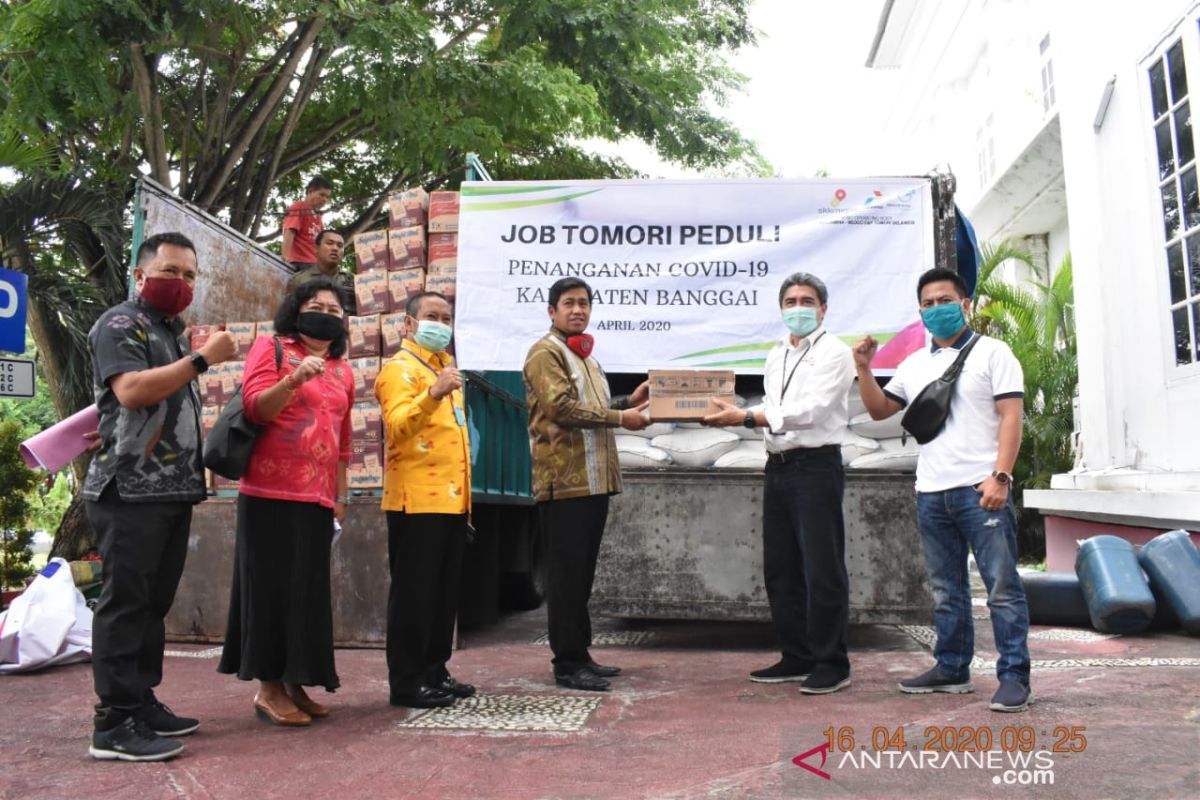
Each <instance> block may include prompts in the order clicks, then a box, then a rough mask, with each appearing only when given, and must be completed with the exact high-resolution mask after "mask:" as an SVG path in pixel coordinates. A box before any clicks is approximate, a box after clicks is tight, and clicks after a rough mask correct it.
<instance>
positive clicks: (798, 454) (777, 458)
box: [767, 444, 842, 464]
mask: <svg viewBox="0 0 1200 800" xmlns="http://www.w3.org/2000/svg"><path fill="white" fill-rule="evenodd" d="M841 452H842V446H841V445H840V444H825V445H821V446H820V447H793V448H792V449H791V450H784V451H783V452H782V453H772V452H771V451H770V450H768V451H767V463H768V464H787V463H789V462H791V461H801V460H803V459H806V458H812V457H813V456H824V455H832V454H833V453H839V454H840V453H841Z"/></svg>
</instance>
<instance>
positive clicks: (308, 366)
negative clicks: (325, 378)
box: [292, 356, 325, 387]
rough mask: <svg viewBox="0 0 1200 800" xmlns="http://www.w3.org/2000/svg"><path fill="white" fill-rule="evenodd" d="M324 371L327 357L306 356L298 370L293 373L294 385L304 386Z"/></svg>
mask: <svg viewBox="0 0 1200 800" xmlns="http://www.w3.org/2000/svg"><path fill="white" fill-rule="evenodd" d="M324 371H325V359H323V358H319V357H317V356H305V357H304V360H303V361H301V362H300V366H298V367H296V371H295V372H293V373H292V386H293V387H298V386H303V385H304V384H305V383H307V382H308V381H309V380H311V379H313V378H315V377H316V376H318V375H320V374H321V373H322V372H324Z"/></svg>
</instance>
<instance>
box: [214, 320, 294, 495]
mask: <svg viewBox="0 0 1200 800" xmlns="http://www.w3.org/2000/svg"><path fill="white" fill-rule="evenodd" d="M271 340H272V341H273V342H274V343H275V371H276V372H278V371H279V367H280V366H281V365H282V364H283V348H282V347H280V345H279V338H278V337H275V336H272V337H271ZM260 430H262V426H261V425H255V424H254V423H253V422H251V421H250V420H248V419H246V414H245V413H244V411H243V409H242V387H241V386H239V387H238V388H237V391H236V392H234V393H233V397H231V398H230V399H229V402H228V403H226V404H225V407H224V408H222V409H221V414H220V415H219V416H218V417H217V421H216V423H215V424H214V425H213V427H212V430H211V431H209V434H208V436H207V437H206V438H205V440H204V466H206V467H208V468H209V469H211V470H212V471H213V472H215V473H217V474H218V475H220V476H221V477H223V478H229V479H230V480H232V481H236V480H237V479H238V478H241V477H242V476H243V475H245V474H246V468H247V467H249V466H250V454H251V453H253V452H254V440H255V439H257V438H258V432H259V431H260Z"/></svg>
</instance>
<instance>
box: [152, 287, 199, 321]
mask: <svg viewBox="0 0 1200 800" xmlns="http://www.w3.org/2000/svg"><path fill="white" fill-rule="evenodd" d="M141 295H142V299H143V300H145V301H146V302H147V303H149V304H150V305H152V306H154V307H155V308H156V309H158V310H159V311H161V312H162V313H163V314H165V315H166V316H168V317H174V316H176V315H177V314H179V313H180V312H182V311H183V310H184V309H185V308H187V307H188V306H190V305H191V304H192V287H191V286H188V282H187V281H185V280H184V279H183V278H146V279H145V280H144V281H142V290H141Z"/></svg>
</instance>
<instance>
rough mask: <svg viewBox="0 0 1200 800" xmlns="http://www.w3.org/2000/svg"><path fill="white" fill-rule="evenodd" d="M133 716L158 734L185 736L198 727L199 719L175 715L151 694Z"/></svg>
mask: <svg viewBox="0 0 1200 800" xmlns="http://www.w3.org/2000/svg"><path fill="white" fill-rule="evenodd" d="M134 716H135V717H136V718H137V719H138V720H139V721H141V722H144V723H146V726H147V727H148V728H150V730H152V731H154V732H155V733H157V734H158V735H159V736H187V735H188V734H189V733H195V732H196V729H197V728H199V727H200V720H198V719H192V718H191V717H179V716H176V715H175V712H174V711H172V710H171V709H169V708H167V707H166V706H165V705H164V704H162V703H160V702H158V699H157V698H155V697H153V696H151V698H150V700H149V701H148V702H147V703H146V704H145V705H144V706H142V707H141V708H139V709H138V710H137V713H136V714H134Z"/></svg>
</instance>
